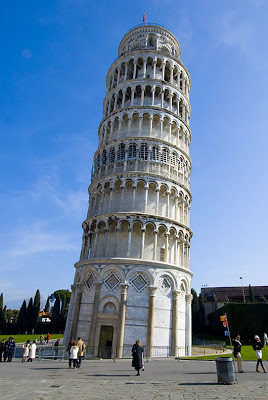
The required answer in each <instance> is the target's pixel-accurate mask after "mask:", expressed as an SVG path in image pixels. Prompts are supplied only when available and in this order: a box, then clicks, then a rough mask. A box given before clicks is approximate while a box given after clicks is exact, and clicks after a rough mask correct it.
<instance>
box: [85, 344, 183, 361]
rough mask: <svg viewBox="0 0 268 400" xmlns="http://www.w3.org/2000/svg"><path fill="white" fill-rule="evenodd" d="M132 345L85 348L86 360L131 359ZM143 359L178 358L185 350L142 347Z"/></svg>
mask: <svg viewBox="0 0 268 400" xmlns="http://www.w3.org/2000/svg"><path fill="white" fill-rule="evenodd" d="M132 347H133V345H125V346H122V347H112V346H106V347H97V346H90V347H87V358H91V359H92V358H101V359H113V360H115V359H116V358H131V357H132ZM143 348H144V357H145V358H150V357H161V358H162V357H163V358H164V357H180V356H183V355H184V351H185V349H183V348H180V347H174V346H152V347H149V346H143Z"/></svg>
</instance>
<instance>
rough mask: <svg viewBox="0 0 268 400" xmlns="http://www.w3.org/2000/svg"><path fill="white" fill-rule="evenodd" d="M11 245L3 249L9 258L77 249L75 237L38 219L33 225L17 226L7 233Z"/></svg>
mask: <svg viewBox="0 0 268 400" xmlns="http://www.w3.org/2000/svg"><path fill="white" fill-rule="evenodd" d="M7 239H8V243H9V244H10V246H9V247H8V248H6V249H2V254H3V253H4V255H5V256H6V257H7V258H8V259H14V258H17V257H22V256H29V255H34V254H37V253H44V252H50V253H51V252H61V251H64V252H68V251H73V250H75V249H76V246H75V244H74V243H73V238H72V237H71V235H70V234H68V233H65V234H64V231H55V229H54V228H50V227H48V226H46V224H45V223H44V222H43V221H36V222H35V223H34V224H32V225H31V226H27V227H22V226H20V227H16V228H14V229H13V230H12V231H10V232H9V233H8V234H7Z"/></svg>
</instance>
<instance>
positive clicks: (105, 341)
mask: <svg viewBox="0 0 268 400" xmlns="http://www.w3.org/2000/svg"><path fill="white" fill-rule="evenodd" d="M113 335H114V327H113V326H108V325H102V326H101V331H100V341H99V351H98V353H99V357H100V358H111V357H112V351H113V348H112V343H113Z"/></svg>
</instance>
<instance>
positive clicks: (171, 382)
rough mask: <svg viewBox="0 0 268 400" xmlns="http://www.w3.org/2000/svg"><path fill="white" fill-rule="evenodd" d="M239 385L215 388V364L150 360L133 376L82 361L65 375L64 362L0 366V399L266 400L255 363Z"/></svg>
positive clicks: (264, 381) (122, 366)
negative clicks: (78, 366)
mask: <svg viewBox="0 0 268 400" xmlns="http://www.w3.org/2000/svg"><path fill="white" fill-rule="evenodd" d="M243 368H244V371H245V372H244V373H243V374H238V383H237V384H233V385H219V384H218V383H217V373H216V363H215V361H201V360H200V361H196V360H180V361H178V360H175V359H173V358H169V359H152V360H149V361H148V362H146V363H145V371H144V372H141V376H140V377H139V376H135V371H134V370H133V368H132V367H131V360H129V359H127V360H126V359H124V360H116V362H113V361H112V360H92V361H88V360H86V361H84V362H83V364H82V367H81V368H80V369H69V368H68V362H67V361H58V360H49V361H48V360H42V361H39V360H37V359H36V360H35V361H34V362H33V363H21V360H20V359H14V360H13V361H12V363H0V376H1V385H0V399H1V400H4V399H22V400H24V399H25V400H26V399H27V400H48V399H59V400H61V399H90V400H97V399H107V400H108V399H109V400H115V399H116V400H119V399H127V400H134V399H136V400H141V399H142V400H152V399H154V400H160V399H161V400H164V399H187V400H189V399H198V400H201V399H202V400H205V399H243V400H252V399H256V400H257V399H258V400H261V399H268V374H264V373H256V372H255V362H244V363H243Z"/></svg>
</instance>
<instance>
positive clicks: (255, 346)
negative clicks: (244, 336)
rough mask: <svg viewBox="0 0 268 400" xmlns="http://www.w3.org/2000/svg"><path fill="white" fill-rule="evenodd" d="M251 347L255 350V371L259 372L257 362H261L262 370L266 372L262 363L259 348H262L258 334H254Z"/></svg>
mask: <svg viewBox="0 0 268 400" xmlns="http://www.w3.org/2000/svg"><path fill="white" fill-rule="evenodd" d="M252 347H253V349H254V350H255V354H256V356H257V364H256V372H261V371H260V370H259V364H261V367H262V369H263V372H266V369H265V367H264V365H263V363H262V350H261V349H262V348H263V344H262V342H261V339H260V338H259V336H258V335H255V337H254V341H253V345H252Z"/></svg>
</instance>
